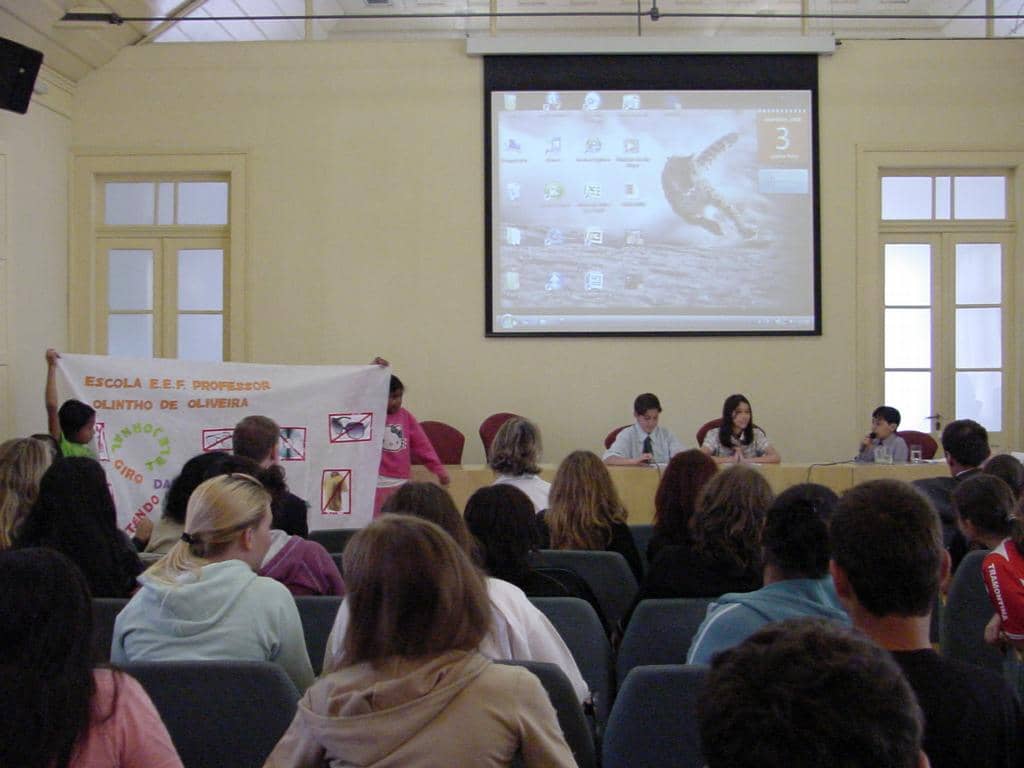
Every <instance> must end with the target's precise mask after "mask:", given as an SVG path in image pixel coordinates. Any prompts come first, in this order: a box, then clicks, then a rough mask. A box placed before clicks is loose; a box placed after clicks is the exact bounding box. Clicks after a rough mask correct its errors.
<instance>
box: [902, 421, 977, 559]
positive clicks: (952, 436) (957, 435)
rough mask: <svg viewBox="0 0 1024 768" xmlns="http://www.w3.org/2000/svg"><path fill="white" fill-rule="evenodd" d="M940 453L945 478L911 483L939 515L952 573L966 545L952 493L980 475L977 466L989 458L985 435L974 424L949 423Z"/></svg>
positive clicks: (943, 436)
mask: <svg viewBox="0 0 1024 768" xmlns="http://www.w3.org/2000/svg"><path fill="white" fill-rule="evenodd" d="M942 450H943V451H944V452H945V454H946V463H947V464H948V465H949V474H950V476H949V477H928V478H923V479H921V480H914V482H913V485H914V487H915V488H917V490H919V491H921V493H923V494H924V495H925V496H927V497H928V500H929V501H931V503H932V505H933V506H934V507H935V509H936V510H937V511H938V513H939V519H940V520H941V521H942V540H943V542H944V543H945V546H946V549H947V550H948V551H949V556H950V558H951V559H952V563H953V570H954V571H955V570H956V568H957V566H958V565H960V561H961V560H963V557H964V555H965V554H967V541H966V539H964V537H963V534H962V533H960V529H959V528H957V524H956V515H955V514H954V513H953V505H952V494H953V489H954V488H955V487H956V486H957V485H958V484H959V483H962V482H963V481H964V480H966V479H967V478H969V477H971V476H972V475H975V474H978V473H979V472H981V465H982V464H984V463H985V459H987V458H988V456H989V447H988V431H987V430H986V429H985V428H984V427H983V426H981V424H979V423H978V422H976V421H972V420H971V419H959V420H958V421H951V422H949V424H947V425H946V428H945V429H943V430H942Z"/></svg>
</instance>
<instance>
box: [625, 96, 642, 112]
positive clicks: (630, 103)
mask: <svg viewBox="0 0 1024 768" xmlns="http://www.w3.org/2000/svg"><path fill="white" fill-rule="evenodd" d="M622 108H623V109H640V94H639V93H627V94H626V95H624V96H623V97H622Z"/></svg>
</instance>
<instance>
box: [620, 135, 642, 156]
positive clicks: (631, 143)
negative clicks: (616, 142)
mask: <svg viewBox="0 0 1024 768" xmlns="http://www.w3.org/2000/svg"><path fill="white" fill-rule="evenodd" d="M622 151H623V152H624V153H625V154H627V155H635V154H637V153H638V152H639V151H640V139H637V138H629V139H623V140H622Z"/></svg>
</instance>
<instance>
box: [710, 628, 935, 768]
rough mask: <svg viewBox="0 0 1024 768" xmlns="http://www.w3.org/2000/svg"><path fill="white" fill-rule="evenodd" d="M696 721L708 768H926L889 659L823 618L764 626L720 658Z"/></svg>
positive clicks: (910, 698)
mask: <svg viewBox="0 0 1024 768" xmlns="http://www.w3.org/2000/svg"><path fill="white" fill-rule="evenodd" d="M697 721H698V727H699V732H700V741H701V748H702V751H703V753H704V759H705V761H706V763H707V768H832V767H833V766H834V767H835V768H881V767H882V766H885V768H927V766H928V758H927V757H926V756H925V755H924V753H923V752H922V751H921V732H922V730H923V726H922V722H921V721H922V717H921V710H920V708H919V707H918V705H917V701H916V699H915V698H914V693H913V691H912V690H911V689H910V686H909V685H907V681H906V680H905V679H904V677H903V675H902V674H901V673H900V669H899V667H898V666H897V665H896V664H894V663H893V660H892V657H891V656H890V655H889V654H888V653H886V652H885V651H883V650H882V649H881V648H879V647H878V646H877V645H875V644H874V643H871V642H868V641H867V640H866V639H864V638H862V637H860V636H858V635H857V634H855V633H852V632H849V631H847V630H843V629H842V628H840V627H838V626H836V625H834V624H832V623H831V622H827V621H823V620H816V619H793V620H790V621H785V622H782V623H779V624H772V625H769V626H766V627H764V628H763V629H761V630H760V631H759V632H757V633H756V634H755V635H753V636H751V637H750V638H748V639H747V640H746V641H744V642H743V643H741V644H740V645H738V646H737V647H735V648H732V649H730V650H728V651H726V652H725V653H722V654H721V655H719V656H718V657H717V658H716V659H715V660H714V662H713V663H712V665H711V671H710V672H709V673H708V677H707V682H706V684H705V685H704V689H703V691H702V692H701V694H700V699H699V700H698V705H697Z"/></svg>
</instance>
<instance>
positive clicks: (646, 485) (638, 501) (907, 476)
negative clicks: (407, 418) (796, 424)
mask: <svg viewBox="0 0 1024 768" xmlns="http://www.w3.org/2000/svg"><path fill="white" fill-rule="evenodd" d="M750 466H754V467H757V468H758V470H759V471H761V472H763V473H764V477H765V479H766V480H767V481H768V484H769V485H771V487H772V490H773V491H774V492H775V493H780V492H781V491H783V490H785V489H786V488H789V487H790V486H791V485H797V484H799V483H807V482H811V483H821V484H822V485H825V486H828V487H829V488H831V489H832V490H833V491H835V492H836V493H842V492H843V491H845V490H846V489H847V488H852V487H853V486H855V485H857V484H858V483H863V482H864V481H866V480H877V479H879V478H895V479H898V480H906V481H908V482H909V481H911V480H918V479H920V478H925V477H944V476H947V475H948V474H949V468H948V467H947V466H946V462H945V461H936V462H925V463H923V464H855V463H852V462H844V463H838V464H752V465H750ZM556 469H557V467H555V466H552V465H546V466H542V467H541V473H540V474H541V477H543V478H544V479H545V480H548V481H551V480H552V479H553V478H554V476H555V470H556ZM608 471H609V472H610V473H611V476H612V482H614V483H615V488H616V490H618V492H619V496H620V498H621V499H622V503H623V504H625V506H626V509H627V511H628V512H629V522H630V524H632V525H642V524H644V523H650V522H653V520H654V494H655V493H656V491H657V490H658V482H659V480H660V479H661V471H660V470H659V469H658V468H657V467H608ZM448 474H449V475H450V476H451V484H450V485H449V486H448V491H449V493H451V495H452V498H453V499H455V503H456V504H457V505H458V507H459V509H464V508H465V506H466V500H467V499H469V497H470V496H472V495H473V492H474V491H476V490H477V489H478V488H483V487H484V486H485V485H490V484H491V483H492V482H493V481H494V472H492V471H491V469H490V468H489V467H487V466H486V465H483V464H476V465H469V464H466V465H453V466H449V467H448ZM412 476H413V479H414V480H433V481H436V478H435V477H434V476H433V475H432V474H431V473H430V472H429V470H427V468H426V467H422V466H415V467H413V468H412Z"/></svg>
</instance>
